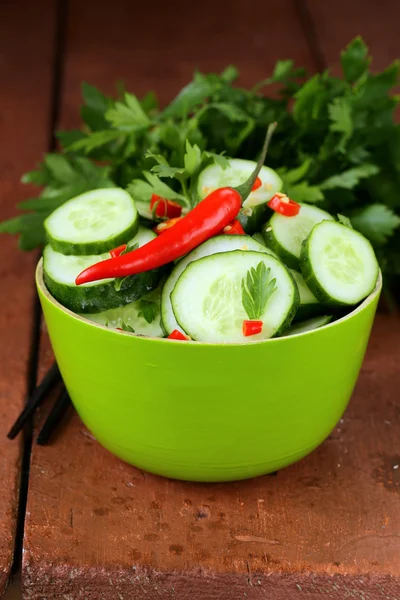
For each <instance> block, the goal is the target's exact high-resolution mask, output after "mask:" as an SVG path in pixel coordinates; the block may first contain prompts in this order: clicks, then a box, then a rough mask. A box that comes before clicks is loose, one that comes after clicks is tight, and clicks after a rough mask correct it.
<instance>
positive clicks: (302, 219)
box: [263, 204, 334, 271]
mask: <svg viewBox="0 0 400 600" xmlns="http://www.w3.org/2000/svg"><path fill="white" fill-rule="evenodd" d="M323 220H329V221H333V220H334V219H333V217H332V216H331V215H330V214H329V213H327V212H325V211H324V210H321V209H320V208H317V207H316V206H311V205H309V204H302V205H301V208H300V212H299V214H298V215H296V216H295V217H284V216H283V215H280V214H279V213H274V215H273V216H272V217H271V218H270V220H269V221H268V223H266V225H264V227H263V235H264V239H265V242H266V244H267V246H268V247H269V248H272V250H274V251H275V252H276V253H277V255H278V256H279V257H280V258H281V259H282V260H283V262H284V263H285V265H287V266H288V267H290V268H291V269H295V270H296V271H300V252H301V244H302V243H303V240H305V239H306V237H307V236H308V235H309V233H310V231H311V230H312V228H313V227H314V225H316V224H317V223H320V222H321V221H323Z"/></svg>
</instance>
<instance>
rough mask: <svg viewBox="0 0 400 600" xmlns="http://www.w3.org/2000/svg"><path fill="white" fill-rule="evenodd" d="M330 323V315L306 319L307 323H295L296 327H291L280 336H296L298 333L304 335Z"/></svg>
mask: <svg viewBox="0 0 400 600" xmlns="http://www.w3.org/2000/svg"><path fill="white" fill-rule="evenodd" d="M331 321H332V316H331V315H324V316H321V317H314V318H313V319H308V320H307V321H302V322H301V323H296V325H292V326H291V327H289V329H287V330H286V331H285V333H283V334H282V337H286V336H288V335H298V334H299V333H306V332H307V331H313V330H314V329H319V328H320V327H323V326H324V325H328V323H330V322H331Z"/></svg>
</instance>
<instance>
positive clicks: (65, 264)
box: [43, 245, 162, 313]
mask: <svg viewBox="0 0 400 600" xmlns="http://www.w3.org/2000/svg"><path fill="white" fill-rule="evenodd" d="M105 258H109V254H96V255H92V256H72V255H69V256H68V255H67V256H66V255H65V254H61V253H60V252H56V251H55V250H53V248H52V247H51V246H50V245H47V246H46V247H45V249H44V251H43V275H44V281H45V284H46V286H47V288H48V289H49V291H50V293H51V294H52V295H53V296H54V298H56V300H58V301H59V302H60V303H61V304H63V305H64V306H66V307H67V308H69V309H70V310H72V311H74V312H77V313H95V312H100V311H103V310H107V309H109V308H115V307H117V306H123V305H124V304H127V303H128V302H133V301H134V300H138V299H139V298H141V297H142V296H144V295H145V294H147V293H148V292H150V291H152V290H153V289H155V288H156V287H157V286H158V284H159V282H160V279H161V276H162V270H160V269H156V270H153V271H147V272H146V273H140V274H138V275H133V276H132V277H126V278H125V279H124V280H123V281H122V284H121V289H120V290H119V291H117V290H116V289H115V285H114V279H105V280H103V281H101V282H93V283H88V284H86V285H80V286H76V285H75V279H76V277H77V275H78V274H79V273H80V272H81V271H82V270H83V269H85V268H86V267H89V266H90V265H93V264H94V263H96V262H99V261H100V260H104V259H105Z"/></svg>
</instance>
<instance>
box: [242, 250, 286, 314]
mask: <svg viewBox="0 0 400 600" xmlns="http://www.w3.org/2000/svg"><path fill="white" fill-rule="evenodd" d="M270 273H271V269H270V268H268V269H267V267H266V266H265V263H264V262H262V261H261V262H259V263H258V265H257V267H256V269H254V267H251V268H250V269H249V270H248V272H247V275H246V277H244V278H243V279H242V304H243V308H244V310H245V311H246V313H247V315H248V317H249V319H252V320H253V319H259V318H260V317H261V316H262V315H263V313H264V312H265V307H266V305H267V302H268V300H269V298H270V297H271V295H272V294H273V292H274V291H275V290H276V289H277V288H276V286H275V284H276V279H275V278H274V279H272V280H271V281H270V282H268V279H269V276H270Z"/></svg>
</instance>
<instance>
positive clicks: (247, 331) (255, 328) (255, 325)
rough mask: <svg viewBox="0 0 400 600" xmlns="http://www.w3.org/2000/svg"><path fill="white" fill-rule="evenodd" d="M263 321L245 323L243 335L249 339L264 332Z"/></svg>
mask: <svg viewBox="0 0 400 600" xmlns="http://www.w3.org/2000/svg"><path fill="white" fill-rule="evenodd" d="M263 324H264V323H263V322H262V321H243V327H242V331H243V335H244V336H246V337H248V336H249V335H257V333H261V332H262V328H263Z"/></svg>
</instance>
